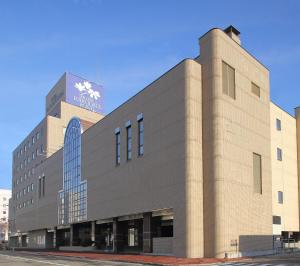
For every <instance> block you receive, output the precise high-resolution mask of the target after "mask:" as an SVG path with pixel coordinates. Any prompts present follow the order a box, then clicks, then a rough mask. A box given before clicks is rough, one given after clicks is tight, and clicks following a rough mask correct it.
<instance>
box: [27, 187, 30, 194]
mask: <svg viewBox="0 0 300 266" xmlns="http://www.w3.org/2000/svg"><path fill="white" fill-rule="evenodd" d="M29 192H30V186H29V185H28V186H27V193H29Z"/></svg>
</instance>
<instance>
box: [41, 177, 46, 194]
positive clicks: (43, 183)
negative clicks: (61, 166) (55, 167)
mask: <svg viewBox="0 0 300 266" xmlns="http://www.w3.org/2000/svg"><path fill="white" fill-rule="evenodd" d="M45 181H46V178H45V176H43V177H42V195H43V197H44V196H45Z"/></svg>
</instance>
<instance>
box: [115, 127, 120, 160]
mask: <svg viewBox="0 0 300 266" xmlns="http://www.w3.org/2000/svg"><path fill="white" fill-rule="evenodd" d="M115 153H116V155H115V163H116V165H120V164H121V132H120V131H117V132H115Z"/></svg>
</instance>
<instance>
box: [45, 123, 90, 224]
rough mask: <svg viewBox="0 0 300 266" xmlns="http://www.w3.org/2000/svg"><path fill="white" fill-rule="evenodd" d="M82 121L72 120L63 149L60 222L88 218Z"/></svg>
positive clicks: (65, 222) (59, 204)
mask: <svg viewBox="0 0 300 266" xmlns="http://www.w3.org/2000/svg"><path fill="white" fill-rule="evenodd" d="M81 132H82V127H81V122H80V120H79V119H78V118H73V119H71V120H70V122H69V124H68V126H67V130H66V133H65V140H64V150H63V189H62V190H60V191H59V192H58V224H59V225H65V224H70V223H78V222H81V221H85V220H86V219H87V181H86V180H84V181H82V180H81V179H82V178H81ZM42 179H43V187H44V188H43V193H45V177H44V176H43V178H42Z"/></svg>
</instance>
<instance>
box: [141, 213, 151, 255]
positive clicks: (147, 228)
mask: <svg viewBox="0 0 300 266" xmlns="http://www.w3.org/2000/svg"><path fill="white" fill-rule="evenodd" d="M151 218H152V213H151V212H145V213H144V214H143V252H144V253H151V252H152V232H151Z"/></svg>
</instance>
